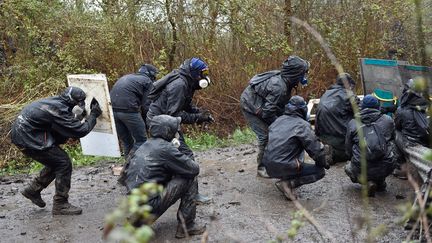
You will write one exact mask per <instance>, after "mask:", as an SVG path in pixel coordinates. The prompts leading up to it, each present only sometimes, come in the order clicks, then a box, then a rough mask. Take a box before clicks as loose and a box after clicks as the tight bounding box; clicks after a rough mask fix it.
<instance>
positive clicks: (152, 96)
mask: <svg viewBox="0 0 432 243" xmlns="http://www.w3.org/2000/svg"><path fill="white" fill-rule="evenodd" d="M178 77H179V72H178V70H173V71H172V72H170V73H169V74H167V75H166V76H164V77H163V78H161V79H159V80H158V81H156V82H154V83H153V87H152V89H151V90H150V92H149V95H148V99H149V100H151V101H154V100H156V99H157V98H159V96H160V95H161V93H162V90H163V89H164V88H165V87H166V86H167V85H168V84H169V83H171V82H172V81H174V80H176V79H177V78H178Z"/></svg>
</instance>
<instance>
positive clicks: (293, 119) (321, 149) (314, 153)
mask: <svg viewBox="0 0 432 243" xmlns="http://www.w3.org/2000/svg"><path fill="white" fill-rule="evenodd" d="M306 114H307V106H306V102H305V101H304V99H303V98H302V97H300V96H293V97H292V98H291V99H290V101H289V103H288V104H287V105H286V106H285V113H284V114H283V115H282V116H280V117H279V118H277V119H276V121H274V122H273V123H272V124H271V125H270V127H269V141H268V144H267V147H266V149H265V152H264V156H263V164H264V166H265V167H266V170H267V173H268V175H269V176H270V177H272V178H279V179H281V181H280V182H278V183H277V184H276V186H277V187H278V189H280V190H281V191H282V192H285V190H284V189H289V190H290V189H293V188H296V187H299V186H301V185H303V184H309V183H313V182H315V181H318V180H320V179H321V178H323V177H324V175H325V171H324V168H326V169H328V168H329V165H328V164H329V162H330V161H329V160H330V159H331V156H330V155H329V156H326V155H327V154H329V152H330V151H329V147H328V146H324V145H323V144H322V143H320V142H319V140H318V138H317V137H316V136H315V134H314V133H313V131H312V128H311V126H310V124H309V122H308V121H306ZM304 151H306V152H307V153H308V154H309V156H310V157H311V158H312V159H313V160H314V161H315V165H312V164H308V163H305V162H304Z"/></svg>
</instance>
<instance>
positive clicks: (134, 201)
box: [104, 183, 163, 243]
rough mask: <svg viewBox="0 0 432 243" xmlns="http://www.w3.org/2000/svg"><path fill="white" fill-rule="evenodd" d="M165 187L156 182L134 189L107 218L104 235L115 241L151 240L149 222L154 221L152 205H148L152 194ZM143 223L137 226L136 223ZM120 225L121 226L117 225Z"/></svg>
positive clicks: (137, 242) (143, 242) (142, 242)
mask: <svg viewBox="0 0 432 243" xmlns="http://www.w3.org/2000/svg"><path fill="white" fill-rule="evenodd" d="M162 191H163V187H162V186H161V185H157V184H155V183H145V184H143V185H141V187H139V188H135V189H133V190H132V192H131V194H130V195H129V196H128V197H127V198H125V199H124V200H123V201H122V202H121V203H120V205H119V206H118V208H116V209H115V210H114V211H113V212H112V213H111V214H108V215H107V216H106V218H105V229H104V236H105V237H106V236H108V240H110V241H113V242H133V243H135V242H136V243H145V242H149V241H150V239H151V238H152V237H153V235H154V233H153V230H152V229H151V228H150V226H149V224H151V223H152V222H153V221H154V218H153V216H152V215H151V207H150V206H148V205H146V203H147V202H148V199H149V197H150V196H152V195H155V194H158V193H161V192H162ZM137 224H139V225H141V226H139V227H135V226H134V225H137ZM117 225H120V227H117V228H116V226H117Z"/></svg>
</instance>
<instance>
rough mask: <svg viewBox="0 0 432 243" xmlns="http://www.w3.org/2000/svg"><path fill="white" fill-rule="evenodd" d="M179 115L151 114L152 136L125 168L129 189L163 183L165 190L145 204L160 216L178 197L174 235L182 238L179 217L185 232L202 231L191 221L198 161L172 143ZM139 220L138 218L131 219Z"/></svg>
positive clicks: (193, 216)
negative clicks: (175, 231)
mask: <svg viewBox="0 0 432 243" xmlns="http://www.w3.org/2000/svg"><path fill="white" fill-rule="evenodd" d="M180 122H181V118H179V117H172V116H168V115H158V116H155V117H153V119H152V120H151V123H150V128H149V132H150V135H151V138H149V139H148V140H147V142H145V143H144V144H142V145H141V146H140V147H139V148H138V150H137V151H136V152H135V153H134V154H133V155H132V156H131V158H130V161H129V168H128V170H127V172H126V180H125V182H126V187H127V189H128V192H130V191H131V190H132V189H134V188H138V187H139V186H141V185H142V184H144V183H146V182H154V183H158V184H160V185H163V186H164V191H163V192H162V193H161V194H158V195H151V196H150V198H149V200H148V205H149V206H151V207H152V214H153V215H154V216H155V218H156V219H157V218H159V217H160V216H161V215H162V214H163V213H164V212H165V211H166V210H167V209H168V208H169V207H171V206H172V205H173V204H174V203H176V202H177V201H178V200H179V199H180V206H179V209H178V212H177V215H181V216H178V217H177V219H178V227H177V233H176V238H184V237H185V236H186V233H185V232H184V230H183V226H182V221H181V219H182V218H183V219H184V222H185V224H186V229H187V233H188V235H196V234H202V233H203V232H204V231H205V226H204V227H198V226H196V225H195V224H194V220H195V216H196V203H195V200H194V199H195V197H196V195H197V193H198V182H197V179H196V177H197V176H198V174H199V165H198V164H197V163H196V162H195V161H194V160H192V159H191V158H190V157H189V156H187V155H185V154H184V153H182V152H180V151H179V150H178V148H177V147H176V146H175V145H174V144H173V143H172V140H173V139H174V138H175V136H176V134H177V133H178V131H179V130H180ZM134 224H138V225H139V224H140V222H134Z"/></svg>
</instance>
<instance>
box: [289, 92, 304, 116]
mask: <svg viewBox="0 0 432 243" xmlns="http://www.w3.org/2000/svg"><path fill="white" fill-rule="evenodd" d="M307 111H308V109H307V105H306V102H305V100H304V99H303V97H301V96H298V95H295V96H293V97H291V99H290V100H289V102H288V104H287V105H286V106H285V115H294V116H298V117H300V118H302V119H304V120H306V116H307Z"/></svg>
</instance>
